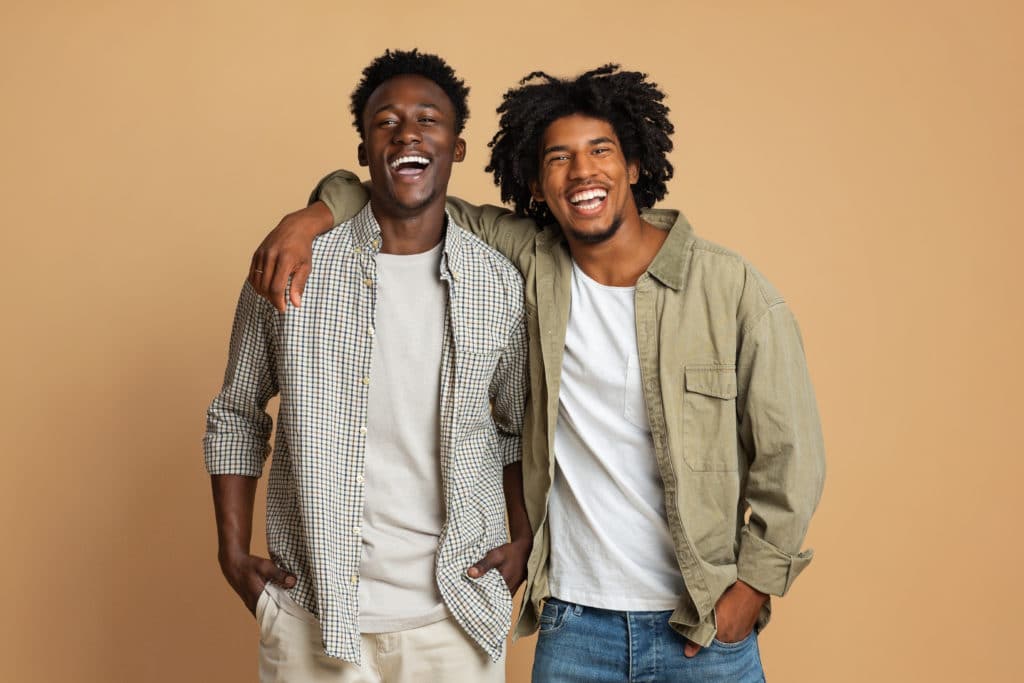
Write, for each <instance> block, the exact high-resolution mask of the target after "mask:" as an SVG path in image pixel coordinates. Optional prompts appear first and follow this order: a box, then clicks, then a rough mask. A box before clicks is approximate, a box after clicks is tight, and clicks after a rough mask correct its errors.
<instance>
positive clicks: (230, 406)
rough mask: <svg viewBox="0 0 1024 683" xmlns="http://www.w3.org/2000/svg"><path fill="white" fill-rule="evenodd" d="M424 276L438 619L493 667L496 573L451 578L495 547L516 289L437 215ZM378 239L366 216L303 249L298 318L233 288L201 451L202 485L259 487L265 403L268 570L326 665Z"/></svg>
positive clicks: (515, 366)
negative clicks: (436, 337)
mask: <svg viewBox="0 0 1024 683" xmlns="http://www.w3.org/2000/svg"><path fill="white" fill-rule="evenodd" d="M447 221H448V229H447V231H446V236H445V244H444V251H443V255H442V257H441V268H440V278H441V280H443V281H444V282H445V283H447V286H448V305H447V312H446V318H447V325H446V326H445V336H444V339H443V342H442V356H443V357H442V359H441V395H440V401H441V403H440V419H441V429H440V458H441V478H442V482H443V491H444V501H445V513H446V514H445V523H444V526H443V527H442V529H441V534H440V542H439V545H438V552H437V557H436V562H435V569H436V581H437V586H438V588H439V589H440V593H441V597H442V599H443V600H444V603H445V605H446V606H447V607H448V609H449V611H450V612H451V613H452V615H453V616H454V617H455V619H456V620H457V621H458V623H459V624H460V625H461V626H462V628H463V629H464V630H465V631H466V633H467V634H469V636H470V637H471V638H472V639H473V640H474V641H476V642H477V643H478V644H479V645H480V647H481V648H482V649H483V650H484V651H485V652H486V653H487V654H488V655H489V656H490V657H491V658H492V659H493V660H495V661H497V660H498V659H499V658H500V656H501V652H502V648H503V647H504V643H505V637H506V635H507V633H508V630H509V626H510V624H511V616H512V598H511V596H510V595H509V592H508V589H507V587H506V586H505V582H504V580H503V579H502V577H501V575H500V574H499V573H498V572H497V570H491V571H489V572H488V573H487V574H485V575H484V576H483V577H481V578H479V579H470V578H469V577H468V576H467V575H466V568H467V567H469V566H471V565H473V564H474V563H475V562H477V561H478V560H479V559H480V558H481V557H483V555H484V554H485V553H486V552H487V551H488V550H490V549H491V548H494V547H495V546H498V545H501V544H502V543H505V542H506V540H507V532H506V525H505V501H504V495H503V489H502V469H503V467H504V466H505V465H508V464H510V463H513V462H516V461H517V460H519V458H520V456H521V444H520V436H519V434H520V430H521V428H522V422H523V412H524V403H525V398H526V392H527V381H528V380H527V374H526V370H527V366H526V361H527V339H526V318H525V313H524V307H523V281H522V277H521V276H520V274H519V272H518V271H517V270H516V269H515V268H514V267H513V266H512V265H511V264H510V263H509V262H508V261H507V260H506V259H505V258H504V257H503V256H501V255H500V254H498V252H496V251H495V250H494V249H492V248H491V247H489V246H487V245H486V244H484V243H483V242H481V241H480V240H479V239H477V238H476V237H474V236H473V235H471V234H469V233H468V232H465V231H464V230H462V229H461V228H459V227H458V226H457V225H455V223H454V222H453V221H452V220H451V218H450V217H447ZM380 244H381V233H380V226H379V224H378V223H377V220H376V219H375V218H374V216H373V212H372V211H371V210H370V205H369V204H367V206H366V207H365V208H364V209H363V210H362V211H361V212H360V213H359V214H358V215H357V216H355V217H354V218H353V219H352V220H351V221H349V222H348V223H343V224H342V225H340V226H339V227H337V228H335V229H334V230H332V231H331V232H328V233H326V234H325V235H322V236H320V237H319V238H317V239H316V241H315V242H314V244H313V261H312V264H313V268H312V273H311V275H310V277H309V281H308V282H307V284H306V289H305V293H304V294H303V298H302V306H301V307H300V308H294V307H292V306H291V304H290V303H289V305H288V308H287V311H286V312H285V313H283V314H282V313H278V312H277V311H276V310H275V309H274V308H273V307H272V306H271V305H270V303H269V302H267V301H266V300H264V299H262V298H260V297H259V296H258V295H257V294H256V292H255V290H253V289H252V287H250V286H249V284H248V283H247V284H246V285H245V286H244V287H243V288H242V294H241V297H240V299H239V302H238V309H237V312H236V314H235V320H234V326H233V329H232V332H231V347H230V354H229V358H228V366H227V371H226V373H225V377H224V386H223V388H222V389H221V392H220V394H218V395H217V397H216V398H215V399H214V400H213V403H212V404H211V405H210V409H209V411H208V413H207V427H206V436H205V438H204V439H203V447H204V453H205V461H206V468H207V470H208V471H209V472H210V474H212V475H217V474H237V475H244V476H249V477H259V476H260V475H261V474H262V471H263V463H264V461H265V459H266V457H267V454H268V450H269V448H268V442H269V438H270V433H271V427H272V421H271V418H270V416H269V415H268V414H267V412H266V405H267V402H268V401H269V400H270V398H271V397H272V396H274V395H275V394H277V393H278V392H280V394H281V401H280V409H279V411H278V429H277V434H276V438H275V443H274V457H273V459H272V461H271V468H270V479H269V482H268V490H267V542H268V545H269V548H270V554H271V557H272V558H273V560H274V561H275V562H276V563H277V564H278V566H280V567H281V568H283V569H285V570H287V571H290V572H292V573H293V574H295V576H296V577H297V579H298V582H297V584H296V586H295V587H294V588H292V589H291V595H292V597H293V598H294V599H295V600H296V602H298V603H299V604H300V605H302V606H303V607H305V608H306V609H308V610H309V611H310V612H312V613H313V614H314V615H316V616H317V617H318V618H319V620H320V624H321V628H322V633H323V642H324V649H325V651H326V652H327V654H328V655H330V656H333V657H340V658H342V659H344V660H346V661H349V662H353V663H356V664H358V663H359V659H360V657H359V652H360V648H359V642H360V635H359V604H358V595H359V564H360V558H361V553H362V540H361V538H360V536H359V526H360V524H361V522H362V519H363V503H364V499H365V492H364V489H363V471H364V466H365V458H366V424H367V398H368V395H369V381H370V358H371V354H372V353H373V348H374V344H373V341H374V336H373V335H374V330H373V326H374V312H375V308H376V302H377V272H376V260H375V257H376V254H377V252H378V251H379V249H380Z"/></svg>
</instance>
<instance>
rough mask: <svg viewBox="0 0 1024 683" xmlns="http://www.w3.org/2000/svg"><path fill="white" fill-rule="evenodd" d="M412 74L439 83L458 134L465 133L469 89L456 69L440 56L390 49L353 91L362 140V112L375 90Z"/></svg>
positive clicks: (354, 112)
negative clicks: (452, 107)
mask: <svg viewBox="0 0 1024 683" xmlns="http://www.w3.org/2000/svg"><path fill="white" fill-rule="evenodd" d="M405 74H412V75H414V76H423V77H424V78H428V79H430V80H432V81H433V82H434V83H437V85H438V87H440V88H441V90H443V91H444V94H445V95H447V96H448V99H449V100H451V101H452V105H453V106H454V107H455V134H456V135H458V134H459V133H461V132H462V128H463V127H464V126H465V125H466V119H468V118H469V105H468V104H467V102H466V100H467V98H468V97H469V86H467V85H466V83H465V81H463V80H462V79H461V78H459V77H458V76H456V75H455V70H454V69H452V68H451V67H450V66H448V62H446V61H444V60H443V59H441V58H440V57H438V56H437V55H432V54H427V53H426V52H420V51H419V50H417V49H416V48H413V49H412V50H387V51H385V52H384V54H382V55H381V56H380V57H377V58H376V59H374V60H373V61H372V62H370V65H369V66H367V67H366V68H365V69H363V78H362V80H360V81H359V85H357V86H356V89H355V90H353V91H352V105H351V108H352V116H353V117H355V118H354V120H353V123H354V124H355V127H356V130H357V131H359V137H360V138H365V135H364V133H363V110H365V109H366V103H367V101H368V100H369V99H370V95H372V94H373V91H374V90H376V89H377V88H379V87H380V85H381V84H382V83H384V82H385V81H387V80H390V79H392V78H394V77H395V76H403V75H405Z"/></svg>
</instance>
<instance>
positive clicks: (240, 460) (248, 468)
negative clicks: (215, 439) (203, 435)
mask: <svg viewBox="0 0 1024 683" xmlns="http://www.w3.org/2000/svg"><path fill="white" fill-rule="evenodd" d="M204 445H205V446H206V448H205V452H204V454H203V460H204V461H205V464H206V471H207V473H208V474H210V476H214V475H218V474H237V475H238V476H241V477H253V478H256V479H259V478H260V477H261V476H263V462H264V460H265V459H266V455H267V448H266V447H265V446H264V447H254V448H252V449H250V451H249V452H248V453H243V452H239V451H238V450H237V448H236V449H233V450H232V451H231V452H230V453H227V452H224V451H222V450H219V449H216V448H211V447H210V446H212V444H204Z"/></svg>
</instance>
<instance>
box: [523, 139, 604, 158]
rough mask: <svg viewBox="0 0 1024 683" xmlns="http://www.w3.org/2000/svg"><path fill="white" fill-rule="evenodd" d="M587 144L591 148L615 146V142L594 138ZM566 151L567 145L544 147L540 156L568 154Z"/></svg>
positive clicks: (567, 149)
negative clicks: (557, 153)
mask: <svg viewBox="0 0 1024 683" xmlns="http://www.w3.org/2000/svg"><path fill="white" fill-rule="evenodd" d="M587 144H588V145H590V146H591V147H593V146H594V145H607V144H612V145H614V144H615V140H612V139H611V138H609V137H603V138H594V139H593V140H590V141H588V142H587ZM568 151H569V147H568V146H567V145H551V146H550V147H545V148H544V150H543V151H542V152H541V156H547V155H548V154H550V153H551V152H568Z"/></svg>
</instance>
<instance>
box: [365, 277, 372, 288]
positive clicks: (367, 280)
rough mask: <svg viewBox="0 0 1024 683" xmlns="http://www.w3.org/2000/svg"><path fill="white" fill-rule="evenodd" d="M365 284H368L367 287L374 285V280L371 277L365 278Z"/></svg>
mask: <svg viewBox="0 0 1024 683" xmlns="http://www.w3.org/2000/svg"><path fill="white" fill-rule="evenodd" d="M363 284H364V285H366V286H367V287H373V280H371V279H370V278H366V279H365V280H363Z"/></svg>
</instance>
